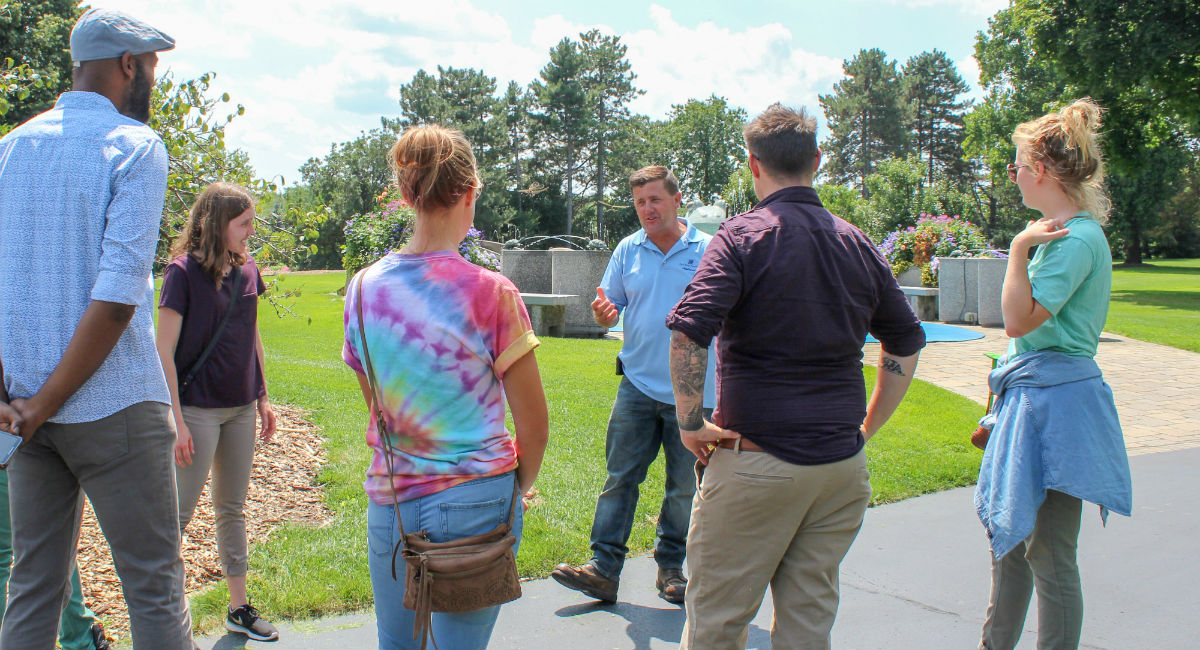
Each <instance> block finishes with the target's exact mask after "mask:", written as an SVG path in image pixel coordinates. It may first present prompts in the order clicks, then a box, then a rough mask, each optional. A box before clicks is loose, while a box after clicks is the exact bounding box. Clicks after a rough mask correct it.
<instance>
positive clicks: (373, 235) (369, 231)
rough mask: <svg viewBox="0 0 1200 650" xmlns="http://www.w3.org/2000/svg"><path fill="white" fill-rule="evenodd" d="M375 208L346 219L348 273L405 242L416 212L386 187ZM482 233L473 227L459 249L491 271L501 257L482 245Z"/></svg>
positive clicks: (345, 263) (496, 268) (344, 265)
mask: <svg viewBox="0 0 1200 650" xmlns="http://www.w3.org/2000/svg"><path fill="white" fill-rule="evenodd" d="M376 203H377V204H378V206H379V207H378V209H377V210H375V212H372V213H370V214H364V215H358V216H355V217H353V218H351V219H350V220H348V221H347V222H346V228H345V232H346V246H345V247H344V248H343V249H342V268H344V269H346V273H347V277H348V276H350V275H353V274H355V273H357V272H358V270H359V269H361V268H363V267H366V266H369V265H371V264H373V263H374V262H375V261H376V260H378V259H379V258H381V257H383V256H384V255H387V254H388V251H391V250H395V249H399V248H401V247H403V246H404V243H405V242H407V241H408V238H409V237H410V236H411V235H412V225H413V220H414V219H415V218H416V213H415V212H414V211H413V209H412V207H410V206H409V205H408V204H407V203H405V202H404V200H403V199H402V198H401V197H400V193H399V191H397V190H396V189H395V188H389V189H386V190H384V191H383V193H382V194H380V195H379V196H378V197H376ZM482 241H483V233H482V232H480V231H478V230H476V229H475V228H474V227H472V228H471V229H470V230H469V231H468V232H467V237H466V239H463V241H462V243H461V244H459V246H458V252H459V253H460V254H462V256H463V258H465V259H466V260H467V261H468V262H472V263H474V264H478V265H479V266H482V267H484V268H487V269H491V270H493V271H499V270H500V258H499V257H498V256H497V255H496V254H495V253H493V252H492V251H489V250H487V249H486V248H484V247H483V245H482Z"/></svg>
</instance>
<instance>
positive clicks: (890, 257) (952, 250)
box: [879, 213, 1007, 286]
mask: <svg viewBox="0 0 1200 650" xmlns="http://www.w3.org/2000/svg"><path fill="white" fill-rule="evenodd" d="M879 251H880V252H881V253H883V257H884V258H885V259H886V260H887V261H888V264H891V266H892V274H893V275H897V276H899V275H900V274H901V273H903V272H905V271H907V270H908V269H910V268H913V267H916V268H919V269H921V284H923V285H925V286H936V285H937V268H938V258H940V257H1007V256H1006V255H1005V254H1004V253H1003V252H1001V251H998V250H996V249H994V248H993V247H992V245H991V244H989V243H988V241H987V240H986V239H984V237H983V231H981V230H980V229H979V226H976V225H974V224H972V223H971V222H970V221H967V220H966V219H962V218H960V217H959V216H958V215H955V216H953V217H951V216H948V215H944V214H942V215H936V216H935V215H930V214H924V213H922V214H921V216H920V217H919V218H918V219H917V225H915V226H909V227H907V228H905V229H903V230H895V231H892V232H891V233H888V235H887V237H885V238H884V240H883V243H881V244H879Z"/></svg>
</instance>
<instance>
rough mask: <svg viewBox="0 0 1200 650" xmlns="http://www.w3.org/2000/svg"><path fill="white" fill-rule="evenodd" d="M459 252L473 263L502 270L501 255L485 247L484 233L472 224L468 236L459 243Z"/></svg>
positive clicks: (496, 270) (497, 270) (494, 269)
mask: <svg viewBox="0 0 1200 650" xmlns="http://www.w3.org/2000/svg"><path fill="white" fill-rule="evenodd" d="M458 252H459V253H460V254H462V256H463V258H464V259H466V260H467V261H468V262H471V263H472V264H477V265H479V266H482V267H483V268H485V269H491V270H493V271H495V272H497V273H499V272H500V256H499V255H497V254H496V253H495V252H494V251H490V250H488V249H486V248H484V247H483V233H482V232H480V231H478V230H476V229H475V226H471V228H470V230H468V231H467V237H466V238H465V239H463V240H462V243H461V244H459V245H458Z"/></svg>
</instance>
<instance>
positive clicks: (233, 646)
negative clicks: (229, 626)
mask: <svg viewBox="0 0 1200 650" xmlns="http://www.w3.org/2000/svg"><path fill="white" fill-rule="evenodd" d="M246 641H247V637H246V635H245V634H234V633H233V632H226V633H225V636H223V637H221V638H219V639H217V642H216V643H214V644H213V647H212V650H242V648H245V647H246Z"/></svg>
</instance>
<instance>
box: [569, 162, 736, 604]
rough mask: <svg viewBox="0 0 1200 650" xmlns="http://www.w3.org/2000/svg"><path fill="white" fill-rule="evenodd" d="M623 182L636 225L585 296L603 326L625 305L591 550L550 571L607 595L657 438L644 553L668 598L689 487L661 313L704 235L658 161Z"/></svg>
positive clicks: (678, 584) (677, 583) (674, 583)
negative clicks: (580, 560)
mask: <svg viewBox="0 0 1200 650" xmlns="http://www.w3.org/2000/svg"><path fill="white" fill-rule="evenodd" d="M629 188H630V191H632V192H633V201H634V208H635V209H636V210H637V215H638V221H640V222H641V224H642V228H641V229H640V230H638V231H637V232H635V233H633V234H632V235H630V236H628V237H626V238H625V239H622V240H621V243H619V244H617V248H616V250H614V251H613V254H612V258H611V259H609V262H608V269H607V270H606V271H605V272H604V279H603V280H602V281H601V283H600V284H601V286H600V287H598V288H597V289H596V293H597V297H596V300H595V301H593V302H592V312H593V316H594V317H595V319H596V323H598V324H599V325H601V326H603V327H612V326H614V325H616V324H617V319H618V318H619V317H620V315H621V312H624V313H625V324H624V330H625V343H624V345H623V346H622V348H621V353H620V355H619V356H618V357H617V359H618V367H619V368H621V369H622V370H619V371H618V372H622V373H623V374H624V376H623V377H622V378H621V384H620V386H619V387H618V388H617V401H616V402H615V403H614V404H613V410H612V415H611V416H610V418H609V420H608V439H607V442H606V444H605V456H606V458H607V465H608V479H607V480H606V481H605V482H604V490H603V492H601V493H600V498H599V500H598V501H597V502H596V515H595V519H594V520H593V521H592V539H591V548H592V559H591V561H589V562H588V563H587V564H583V565H581V566H572V565H570V564H560V565H558V566H557V567H555V569H554V572H553V573H551V574H550V575H551V576H553V577H554V579H555V580H557V581H558V582H559V583H560V584H562V585H563V586H565V587H568V588H571V589H575V590H578V591H581V592H583V593H585V594H587V595H589V596H591V597H593V598H596V599H598V600H601V601H604V602H614V601H616V599H617V586H618V585H619V583H620V575H621V567H622V566H623V565H624V563H625V554H626V553H628V552H629V548H628V547H627V546H626V545H625V544H626V542H628V541H629V533H630V530H631V529H632V528H633V516H634V511H635V510H636V508H637V501H638V486H640V485H641V484H642V481H644V480H645V479H646V470H647V469H648V468H649V467H650V464H651V463H653V462H654V459H655V458H657V457H658V449H659V447H662V449H663V453H664V455H665V456H666V466H667V467H666V470H667V471H666V474H667V485H666V494H665V495H664V497H663V503H662V510H661V511H660V512H659V515H658V543H657V545H656V547H655V551H654V558H655V560H656V561H657V562H658V581H657V586H658V593H659V596H661V597H662V598H663V599H665V600H667V601H668V602H671V603H676V604H678V603H682V602H683V597H684V593H685V591H686V589H687V579H686V578H684V576H683V568H682V567H683V559H684V551H685V549H686V547H687V532H688V523H689V518H690V513H691V506H692V496H693V494H695V491H696V478H695V475H694V474H693V470H692V468H693V465H694V463H695V460H696V459H695V457H694V456H693V455H692V454H691V452H689V451H688V450H687V448H686V447H684V446H683V443H682V442H681V441H680V438H679V431H678V425H677V424H676V420H675V397H674V395H673V394H672V391H671V370H670V365H669V352H670V341H671V332H670V331H669V330H667V328H666V325H665V322H666V316H667V312H668V311H670V310H671V308H672V307H674V306H675V303H677V302H679V298H680V297H681V296H682V295H683V291H684V289H686V288H687V285H688V283H689V282H691V280H692V275H693V274H694V273H695V272H696V268H697V266H698V264H699V263H700V258H701V256H702V255H703V254H704V250H705V248H707V247H708V242H709V240H710V239H711V237H709V235H707V234H705V233H703V232H700V231H698V230H696V228H695V227H694V226H692V225H691V224H690V223H688V221H687V220H686V219H680V218H678V216H677V213H678V211H679V205H680V202H681V199H682V198H683V196H682V195H681V194H680V193H679V181H678V180H676V179H675V175H674V174H672V173H671V170H669V169H667V168H666V167H661V166H657V165H656V166H651V167H644V168H642V169H639V170H638V171H636V172H634V173H633V175H632V176H630V177H629ZM714 365H715V364H714V363H713V361H712V360H710V361H709V364H708V383H707V384H708V390H707V391H706V393H705V395H704V407H705V408H706V409H707V410H708V411H707V412H709V413H711V409H712V407H713V404H714V402H715V401H716V397H715V391H714V390H713V386H714V383H715V382H713V380H712V378H713V369H714Z"/></svg>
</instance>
